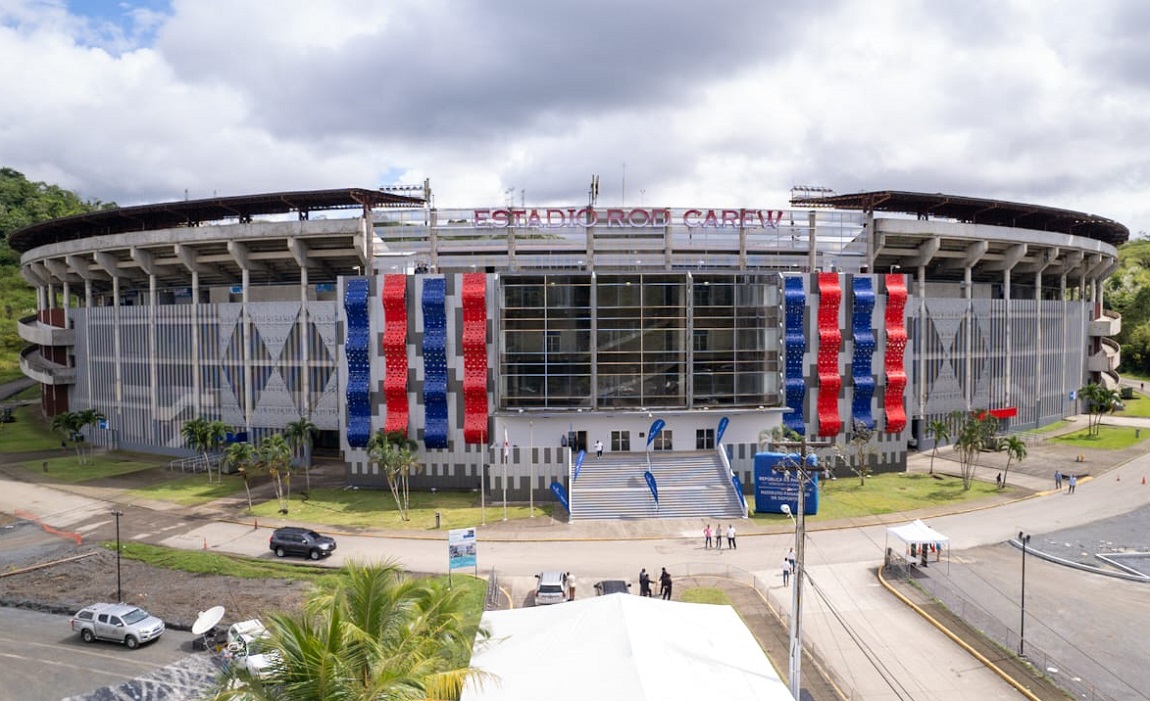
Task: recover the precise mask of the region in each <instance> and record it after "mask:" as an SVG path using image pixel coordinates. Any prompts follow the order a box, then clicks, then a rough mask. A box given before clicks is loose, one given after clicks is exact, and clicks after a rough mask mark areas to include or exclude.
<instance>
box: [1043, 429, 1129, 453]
mask: <svg viewBox="0 0 1150 701" xmlns="http://www.w3.org/2000/svg"><path fill="white" fill-rule="evenodd" d="M1146 438H1150V432H1148V433H1147V435H1146ZM1050 440H1052V441H1056V442H1058V443H1061V444H1062V445H1068V446H1075V447H1078V448H1099V449H1102V450H1120V449H1122V448H1129V447H1130V446H1132V445H1134V444H1136V443H1140V442H1142V441H1143V440H1145V439H1144V438H1143V437H1142V436H1141V435H1140V429H1136V428H1134V427H1133V426H1107V425H1106V424H1103V425H1102V427H1101V429H1100V430H1099V431H1098V435H1097V436H1091V435H1090V434H1089V432H1088V431H1087V430H1086V429H1083V430H1081V431H1075V432H1074V433H1067V434H1066V435H1064V436H1056V437H1054V438H1051V439H1050Z"/></svg>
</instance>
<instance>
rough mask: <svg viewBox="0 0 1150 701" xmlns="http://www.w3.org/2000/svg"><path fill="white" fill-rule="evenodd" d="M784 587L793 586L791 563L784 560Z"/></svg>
mask: <svg viewBox="0 0 1150 701" xmlns="http://www.w3.org/2000/svg"><path fill="white" fill-rule="evenodd" d="M783 586H784V587H789V586H791V561H790V560H788V559H787V558H785V557H784V558H783Z"/></svg>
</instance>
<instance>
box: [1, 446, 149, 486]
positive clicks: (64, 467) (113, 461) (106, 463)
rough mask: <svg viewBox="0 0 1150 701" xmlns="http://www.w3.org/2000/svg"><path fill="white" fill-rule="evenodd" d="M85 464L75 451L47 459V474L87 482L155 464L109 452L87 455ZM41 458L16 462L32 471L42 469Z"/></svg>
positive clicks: (64, 479)
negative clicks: (82, 463) (81, 462)
mask: <svg viewBox="0 0 1150 701" xmlns="http://www.w3.org/2000/svg"><path fill="white" fill-rule="evenodd" d="M85 457H86V458H87V460H88V462H87V464H85V465H81V464H80V459H79V458H77V457H76V453H75V451H72V452H69V453H67V454H64V453H63V452H61V453H60V456H59V457H56V458H51V459H49V460H47V461H46V462H47V463H48V476H49V477H51V478H52V479H54V480H59V481H61V482H87V481H89V480H95V479H100V478H103V477H115V476H116V475H126V474H129V473H132V472H140V471H141V470H151V469H152V468H154V467H155V466H156V463H154V462H142V461H140V460H137V459H135V458H134V457H133V456H126V455H118V454H116V453H109V454H107V455H87V456H85ZM44 462H45V461H42V460H32V461H29V462H22V463H17V465H18V466H19V467H22V468H24V469H25V470H30V471H34V472H42V471H43V463H44Z"/></svg>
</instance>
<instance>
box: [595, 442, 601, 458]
mask: <svg viewBox="0 0 1150 701" xmlns="http://www.w3.org/2000/svg"><path fill="white" fill-rule="evenodd" d="M595 457H596V458H601V457H603V441H595Z"/></svg>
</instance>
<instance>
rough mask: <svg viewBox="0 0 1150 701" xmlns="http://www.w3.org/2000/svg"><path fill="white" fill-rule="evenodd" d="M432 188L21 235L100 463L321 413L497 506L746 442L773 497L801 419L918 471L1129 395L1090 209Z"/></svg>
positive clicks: (809, 431)
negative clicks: (859, 435) (961, 444)
mask: <svg viewBox="0 0 1150 701" xmlns="http://www.w3.org/2000/svg"><path fill="white" fill-rule="evenodd" d="M430 194H431V193H430V191H429V188H428V187H427V185H424V186H423V187H420V188H411V189H396V190H368V189H348V190H327V191H312V192H290V193H274V194H265V195H254V196H246V197H229V198H216V199H211V200H197V201H182V202H172V203H164V204H156V205H146V206H140V207H125V208H120V209H114V210H109V211H103V212H97V213H91V214H86V215H80V216H74V217H68V218H64V219H57V220H53V221H49V222H44V223H42V224H38V225H35V226H31V227H28V228H25V229H22V230H19V231H16V232H13V233H12V234H11V235H10V239H9V240H10V244H11V245H12V247H13V248H14V249H16V250H18V251H21V252H22V253H23V258H22V266H23V274H24V276H25V278H26V279H27V280H28V282H29V283H30V284H32V285H33V286H35V288H36V289H37V291H38V305H39V309H38V312H37V313H36V314H35V315H33V316H29V317H28V318H25V319H23V320H21V321H20V326H19V329H20V334H21V336H22V337H23V338H24V339H25V340H26V341H27V342H29V343H30V344H32V345H30V346H29V347H28V348H27V349H26V350H25V351H24V354H23V356H22V360H21V366H22V368H23V371H24V373H25V374H26V375H27V376H29V377H31V378H34V379H36V380H37V381H38V382H40V383H41V385H42V389H43V394H42V396H43V408H44V410H45V412H46V413H47V414H48V415H54V414H56V413H58V412H61V411H65V410H77V409H83V408H88V407H92V408H96V409H99V410H100V411H102V412H103V413H104V414H105V415H106V416H107V422H106V425H105V426H104V427H101V428H94V429H92V430H91V433H92V435H91V437H90V440H92V441H93V442H95V443H98V444H103V445H109V446H114V447H118V448H123V449H139V450H147V451H153V452H156V451H159V452H167V453H171V454H187V453H188V450H187V448H186V446H185V445H184V443H183V439H182V438H181V427H182V426H183V424H184V423H185V422H186V421H188V420H189V419H192V418H196V417H204V418H207V419H219V420H222V421H224V422H225V423H227V424H228V425H230V426H233V427H235V433H236V435H239V434H243V433H246V434H247V435H248V437H249V439H251V440H255V441H258V440H259V439H260V437H261V436H263V435H266V434H268V433H271V432H279V431H282V430H283V428H284V427H285V426H286V424H287V423H289V422H291V421H294V420H296V419H298V418H300V417H306V418H309V419H310V420H311V421H312V422H313V423H314V424H315V425H316V426H317V427H318V428H319V429H320V434H319V437H318V441H317V445H318V448H319V449H321V450H328V451H331V452H333V453H338V454H340V455H341V456H342V458H343V459H344V461H345V463H346V466H347V467H346V470H347V480H348V482H349V483H351V484H357V485H366V486H373V485H379V484H382V483H383V477H382V476H381V475H380V474H379V472H378V469H377V468H376V467H375V466H374V465H372V464H370V462H369V461H368V459H367V455H366V452H365V450H364V446H365V445H366V441H367V439H368V437H369V436H370V434H371V433H372V432H374V431H378V430H380V429H384V428H386V429H389V430H392V429H399V430H405V431H407V433H408V435H409V436H410V437H411V438H413V439H415V440H416V441H417V443H418V445H419V446H420V459H421V461H422V463H423V464H424V466H425V468H426V469H425V471H424V473H423V474H422V475H421V476H419V477H418V478H417V480H416V481H417V482H418V483H419V484H421V485H423V486H438V487H439V488H441V489H473V488H476V487H477V486H478V485H479V482H480V480H481V475H482V474H484V472H483V471H484V469H485V466H487V467H488V468H490V469H489V471H488V472H487V481H486V482H485V486H486V488H488V489H491V490H493V491H497V490H503V489H506V490H507V493H509V494H510V495H511V498H514V499H522V500H526V499H527V498H528V490H531V493H530V496H531V497H533V498H535V499H540V498H548V497H549V486H550V485H551V484H552V483H553V482H559V483H560V484H564V485H566V484H569V482H570V477H571V473H572V469H573V462H574V460H575V454H576V453H577V450H578V449H589V450H592V447H593V446H594V445H595V443H596V442H600V441H601V442H602V443H603V445H604V449H605V451H608V452H634V453H643V452H645V451H651V454H654V455H656V456H658V451H714V450H715V449H716V445H717V444H721V445H722V446H724V447H725V448H726V450H725V451H723V452H725V454H726V455H727V458H728V460H729V467H730V470H731V471H732V472H733V473H734V474H735V475H736V476H738V477H740V478H741V479H742V480H743V481H744V482H749V481H750V479H751V475H752V462H753V460H752V459H753V455H754V454H755V453H756V452H757V451H758V450H759V447H760V444H761V441H762V440H763V437H764V435H766V434H767V433H769V432H770V431H771V430H772V429H775V428H776V427H778V426H786V427H789V428H792V429H794V430H796V431H798V432H799V433H802V434H804V435H806V436H809V437H811V438H818V439H819V440H822V441H830V442H834V443H836V444H838V445H839V446H840V447H841V446H845V445H846V444H847V443H848V442H849V441H850V440H851V438H852V437H854V436H855V435H856V431H860V432H861V427H863V426H865V427H866V428H867V430H868V431H872V432H873V433H872V435H871V437H870V440H869V443H868V446H867V449H866V451H865V457H864V458H863V459H865V460H867V461H869V462H870V463H871V465H872V467H873V468H875V469H879V470H884V469H897V468H900V467H902V466H905V461H906V455H907V451H908V450H916V449H922V448H925V447H927V446H929V445H930V443H929V438H928V436H927V435H926V426H927V424H928V422H929V421H931V420H933V419H938V418H942V417H945V416H947V415H948V414H949V413H951V412H953V411H956V410H964V411H965V410H975V409H986V410H990V411H993V412H994V413H995V414H996V415H998V416H999V417H1001V418H1002V419H1003V421H1004V425H1005V426H1006V427H1007V428H1008V429H1009V430H1019V429H1025V428H1032V427H1037V426H1041V425H1043V424H1046V423H1049V422H1052V421H1054V420H1057V419H1059V418H1061V417H1062V416H1064V415H1066V414H1067V413H1068V412H1071V411H1074V410H1076V409H1077V407H1076V404H1075V401H1076V400H1075V396H1074V393H1075V391H1076V390H1078V389H1079V388H1080V387H1081V386H1082V385H1083V384H1085V383H1086V382H1089V381H1099V382H1103V383H1106V384H1108V385H1112V386H1113V385H1116V383H1117V375H1116V374H1115V370H1116V368H1117V366H1118V362H1119V348H1118V346H1117V344H1115V343H1114V342H1113V341H1112V340H1111V339H1110V338H1109V337H1111V336H1113V335H1115V334H1116V333H1117V332H1118V331H1119V328H1120V319H1118V318H1117V317H1116V316H1115V315H1114V314H1112V313H1109V312H1106V311H1104V310H1103V309H1102V307H1101V289H1102V283H1103V281H1104V279H1105V278H1106V277H1107V275H1109V274H1110V273H1111V272H1112V271H1113V270H1114V268H1115V267H1116V264H1117V249H1116V246H1117V245H1119V244H1120V243H1122V242H1124V241H1125V240H1126V239H1127V238H1128V231H1127V229H1126V228H1125V227H1124V226H1122V225H1121V224H1118V223H1116V222H1113V221H1110V220H1107V219H1103V218H1100V217H1096V216H1093V215H1087V214H1082V213H1079V212H1071V211H1067V210H1060V209H1054V208H1048V207H1039V206H1033V205H1026V204H1018V203H1011V202H1002V201H996V200H986V199H978V198H965V197H952V196H946V195H937V194H936V195H927V194H917V193H908V192H868V193H859V194H855V195H833V194H831V193H827V192H817V191H816V192H802V191H798V192H796V193H795V196H794V197H793V199H792V202H791V203H790V205H791V206H790V207H789V208H784V209H771V208H754V209H730V208H727V209H713V208H706V207H701V208H665V207H645V206H639V207H632V206H620V207H602V206H597V205H595V204H591V205H581V206H573V207H539V208H533V207H513V206H504V207H494V208H475V209H466V210H442V209H436V208H433V207H431V206H430V204H429V203H430V202H431V196H430ZM656 424H657V425H658V426H661V430H658V431H652V428H653V427H654V426H655V425H656ZM652 434H654V435H652ZM573 449H574V450H573ZM592 452H593V450H592ZM857 455H859V454H858V453H856V456H857ZM847 459H848V458H846V457H844V456H843V455H841V454H840V455H839V457H838V458H837V460H838V462H839V463H842V462H843V461H845V460H847ZM845 467H846V466H845V465H843V469H845ZM836 469H837V468H836Z"/></svg>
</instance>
